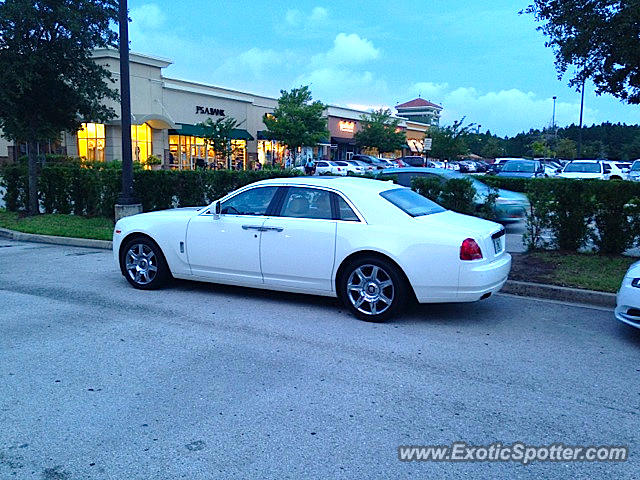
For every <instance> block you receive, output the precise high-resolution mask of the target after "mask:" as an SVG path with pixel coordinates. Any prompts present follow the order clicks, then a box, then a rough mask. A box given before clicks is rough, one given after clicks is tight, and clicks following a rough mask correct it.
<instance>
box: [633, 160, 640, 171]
mask: <svg viewBox="0 0 640 480" xmlns="http://www.w3.org/2000/svg"><path fill="white" fill-rule="evenodd" d="M638 170H640V160H636V161H635V162H633V165H631V171H633V172H637V171H638Z"/></svg>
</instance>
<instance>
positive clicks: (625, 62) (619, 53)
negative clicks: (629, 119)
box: [525, 0, 640, 104]
mask: <svg viewBox="0 0 640 480" xmlns="http://www.w3.org/2000/svg"><path fill="white" fill-rule="evenodd" d="M525 12H526V13H530V14H533V15H534V17H535V19H536V20H537V21H539V22H541V23H542V25H541V26H540V27H539V30H541V31H542V32H543V33H544V35H545V36H546V37H547V39H548V40H547V43H546V44H547V46H549V47H551V48H553V50H554V52H555V56H556V61H555V64H556V69H557V71H558V75H559V77H563V76H564V75H565V73H566V72H567V70H569V68H570V67H573V69H574V70H575V71H574V73H573V76H572V78H571V79H570V82H569V84H570V85H571V86H574V87H579V86H580V85H582V83H583V82H584V80H585V79H591V80H592V81H593V82H594V84H595V86H596V93H598V94H602V93H609V94H611V95H613V96H615V97H618V98H620V99H622V100H624V101H626V102H628V103H631V104H639V103H640V3H639V2H638V0H535V1H534V2H533V3H532V4H531V5H529V7H528V8H527V9H526V10H525Z"/></svg>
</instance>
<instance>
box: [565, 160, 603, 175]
mask: <svg viewBox="0 0 640 480" xmlns="http://www.w3.org/2000/svg"><path fill="white" fill-rule="evenodd" d="M564 173H600V164H599V163H595V162H594V163H586V162H584V163H570V164H569V165H567V166H566V167H565V168H564Z"/></svg>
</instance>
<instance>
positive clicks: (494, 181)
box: [480, 175, 531, 193]
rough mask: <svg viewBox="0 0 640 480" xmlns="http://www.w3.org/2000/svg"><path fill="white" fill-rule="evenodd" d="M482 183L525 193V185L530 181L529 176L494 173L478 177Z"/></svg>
mask: <svg viewBox="0 0 640 480" xmlns="http://www.w3.org/2000/svg"><path fill="white" fill-rule="evenodd" d="M480 180H481V181H482V183H484V184H486V185H489V186H490V187H493V188H502V189H504V190H511V191H512V192H520V193H526V192H527V186H528V184H529V183H530V182H531V179H529V178H509V177H497V176H495V175H485V176H483V177H482V178H480Z"/></svg>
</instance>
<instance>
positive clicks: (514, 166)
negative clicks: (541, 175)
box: [502, 160, 536, 173]
mask: <svg viewBox="0 0 640 480" xmlns="http://www.w3.org/2000/svg"><path fill="white" fill-rule="evenodd" d="M502 171H503V172H514V173H533V172H535V171H536V165H535V163H533V162H518V161H517V160H516V161H513V160H509V161H508V162H507V163H506V164H505V165H504V167H503V168H502Z"/></svg>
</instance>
